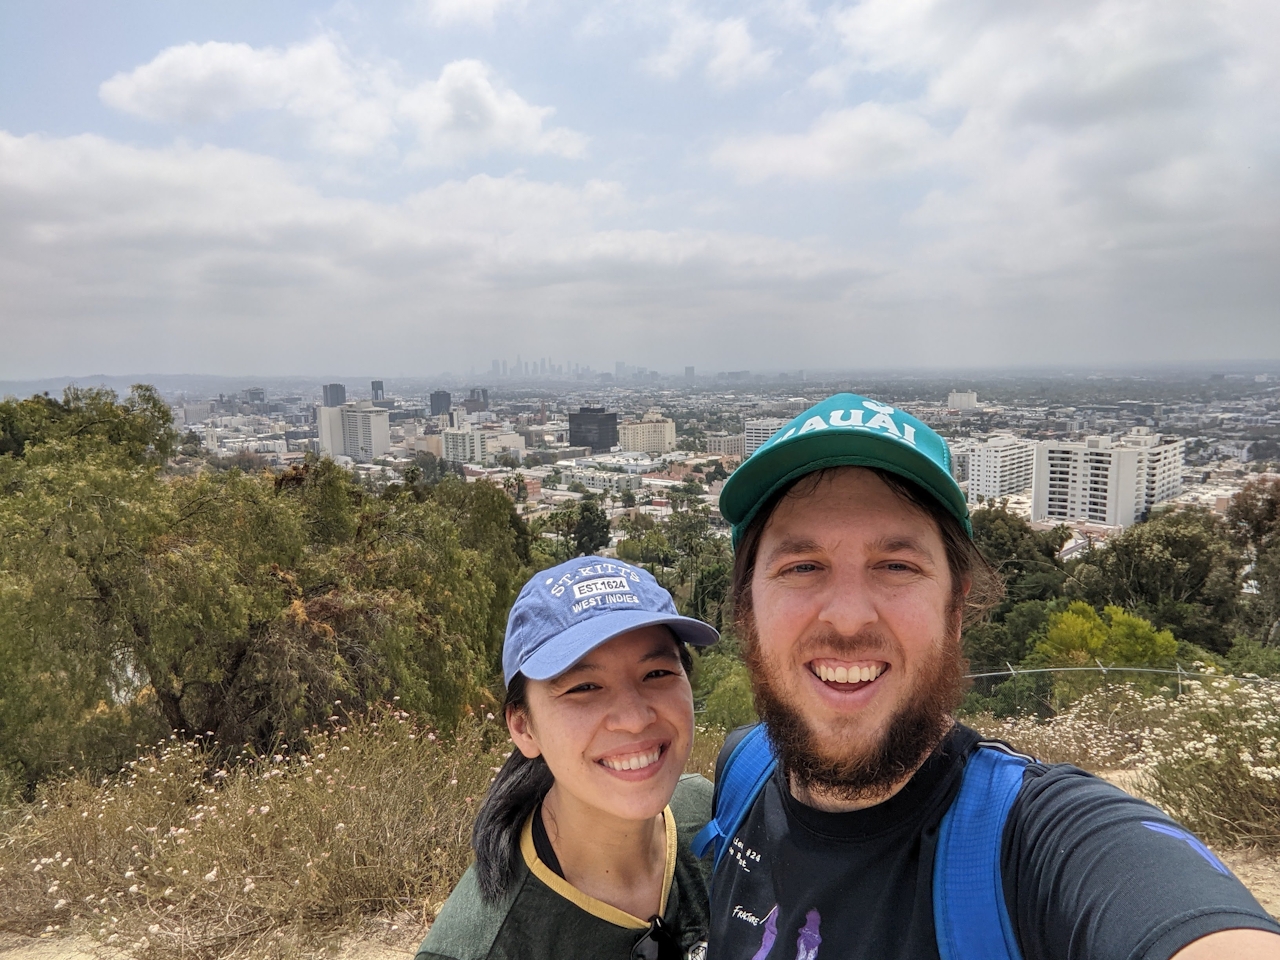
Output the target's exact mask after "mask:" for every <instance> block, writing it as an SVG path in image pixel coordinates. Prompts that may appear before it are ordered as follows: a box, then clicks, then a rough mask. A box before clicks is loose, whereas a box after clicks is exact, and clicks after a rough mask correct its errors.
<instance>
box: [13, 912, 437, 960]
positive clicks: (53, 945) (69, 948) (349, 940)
mask: <svg viewBox="0 0 1280 960" xmlns="http://www.w3.org/2000/svg"><path fill="white" fill-rule="evenodd" d="M426 934H427V928H426V927H423V926H421V925H419V924H416V923H398V924H396V925H395V926H394V928H393V927H392V925H391V923H390V921H386V920H382V921H371V922H370V923H368V924H366V925H365V929H363V930H361V931H360V932H359V933H357V934H354V935H351V936H347V937H344V938H342V939H341V940H338V941H336V942H335V943H334V944H333V945H332V947H331V949H330V950H329V951H327V952H324V953H322V954H321V955H322V956H325V957H327V958H329V960H412V957H413V954H414V951H415V950H417V949H418V944H419V943H421V942H422V938H423V937H425V936H426ZM130 956H131V954H130V953H128V952H126V951H124V950H117V949H115V948H113V947H107V946H103V945H101V944H98V943H96V942H95V941H94V940H93V939H92V938H91V937H52V936H51V937H47V938H44V937H24V936H19V935H18V934H13V933H3V932H0V960H129V958H130Z"/></svg>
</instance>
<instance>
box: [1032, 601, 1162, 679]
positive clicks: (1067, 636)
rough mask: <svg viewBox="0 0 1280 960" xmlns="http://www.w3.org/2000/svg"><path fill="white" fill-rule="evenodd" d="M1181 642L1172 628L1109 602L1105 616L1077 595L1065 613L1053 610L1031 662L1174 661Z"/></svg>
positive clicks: (1154, 663) (1158, 663)
mask: <svg viewBox="0 0 1280 960" xmlns="http://www.w3.org/2000/svg"><path fill="white" fill-rule="evenodd" d="M1177 652H1178V642H1177V640H1175V639H1174V637H1173V634H1172V633H1170V632H1169V631H1168V630H1157V629H1156V628H1155V627H1154V626H1152V624H1151V623H1150V622H1149V621H1147V620H1144V619H1142V618H1141V617H1138V616H1134V615H1133V614H1131V613H1126V612H1125V611H1124V610H1122V609H1120V608H1119V607H1107V608H1106V609H1105V610H1104V611H1103V613H1102V616H1099V615H1098V612H1097V611H1096V610H1094V609H1093V607H1091V606H1089V605H1088V604H1087V603H1082V602H1080V601H1076V602H1075V603H1072V604H1071V605H1070V606H1069V607H1068V608H1067V609H1066V610H1064V611H1062V612H1061V613H1054V614H1051V615H1050V616H1049V618H1048V622H1047V623H1046V626H1045V631H1044V637H1043V639H1041V640H1040V641H1039V642H1038V643H1037V644H1036V646H1035V650H1034V651H1032V655H1031V657H1029V658H1028V660H1027V661H1026V662H1027V664H1028V665H1031V664H1036V665H1043V666H1064V667H1065V666H1086V665H1089V666H1091V665H1093V663H1094V662H1095V661H1099V660H1100V661H1101V662H1102V663H1103V664H1104V665H1105V666H1109V667H1110V666H1131V667H1138V666H1144V667H1172V666H1173V663H1174V657H1175V656H1176V654H1177Z"/></svg>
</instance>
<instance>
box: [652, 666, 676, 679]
mask: <svg viewBox="0 0 1280 960" xmlns="http://www.w3.org/2000/svg"><path fill="white" fill-rule="evenodd" d="M675 675H676V672H675V671H674V670H666V669H658V670H650V671H649V672H648V673H646V674H645V675H644V678H645V679H646V680H652V679H654V678H656V677H674V676H675Z"/></svg>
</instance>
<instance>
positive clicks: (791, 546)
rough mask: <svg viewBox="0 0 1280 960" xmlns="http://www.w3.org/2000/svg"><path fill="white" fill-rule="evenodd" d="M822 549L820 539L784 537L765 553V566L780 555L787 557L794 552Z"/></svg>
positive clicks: (809, 551) (813, 551)
mask: <svg viewBox="0 0 1280 960" xmlns="http://www.w3.org/2000/svg"><path fill="white" fill-rule="evenodd" d="M820 549H822V548H821V545H820V544H819V543H818V541H817V540H814V539H812V538H810V537H784V538H783V539H782V540H779V541H778V542H777V543H776V544H775V545H774V546H773V547H772V548H771V549H770V550H769V552H768V553H767V554H765V558H764V560H765V566H768V565H769V564H770V563H772V562H773V561H774V560H776V559H777V558H778V557H785V556H789V555H790V554H794V553H815V552H817V551H818V550H820Z"/></svg>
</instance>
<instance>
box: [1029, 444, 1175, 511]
mask: <svg viewBox="0 0 1280 960" xmlns="http://www.w3.org/2000/svg"><path fill="white" fill-rule="evenodd" d="M1184 446H1185V442H1184V441H1183V440H1181V439H1179V438H1176V437H1161V436H1159V435H1156V434H1152V433H1151V432H1150V431H1149V430H1148V429H1147V428H1145V427H1138V428H1136V429H1135V430H1134V431H1132V432H1131V433H1129V434H1128V435H1126V436H1125V437H1122V438H1121V439H1119V440H1113V439H1112V438H1110V437H1086V438H1085V439H1084V440H1080V441H1058V440H1046V441H1043V442H1041V443H1040V444H1039V445H1038V446H1037V449H1036V467H1035V482H1034V484H1033V490H1032V502H1031V519H1032V520H1087V521H1090V522H1092V523H1102V524H1107V525H1110V526H1118V527H1127V526H1129V525H1130V524H1132V523H1134V522H1136V521H1138V520H1141V519H1143V518H1144V517H1146V516H1147V514H1148V513H1150V511H1151V508H1152V507H1153V506H1154V505H1155V504H1157V503H1159V502H1160V501H1161V500H1168V499H1169V498H1170V497H1174V496H1177V494H1178V493H1179V492H1180V491H1181V489H1182V458H1183V448H1184Z"/></svg>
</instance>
